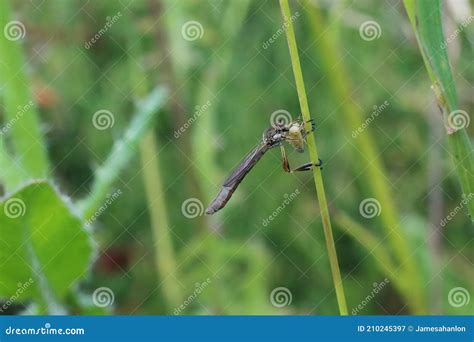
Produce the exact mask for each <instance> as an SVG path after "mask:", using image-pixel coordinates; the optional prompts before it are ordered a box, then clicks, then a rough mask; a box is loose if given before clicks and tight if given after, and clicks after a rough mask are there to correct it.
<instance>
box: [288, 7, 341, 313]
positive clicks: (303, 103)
mask: <svg viewBox="0 0 474 342" xmlns="http://www.w3.org/2000/svg"><path fill="white" fill-rule="evenodd" d="M280 8H281V13H282V18H283V22H284V26H285V27H286V30H285V32H286V38H287V41H288V48H289V50H290V56H291V64H292V67H293V74H294V76H295V82H296V89H297V91H298V99H299V102H300V107H301V113H302V115H303V119H304V121H309V120H310V119H311V115H310V113H309V106H308V99H307V98H306V90H305V86H304V80H303V73H302V72H301V65H300V60H299V56H298V48H297V45H296V38H295V33H294V30H293V23H292V21H291V19H290V18H291V11H290V6H289V4H288V0H280ZM306 126H307V127H306V128H307V129H308V130H310V128H311V127H309V126H310V124H309V123H308V122H307V123H306ZM307 140H308V150H309V155H310V158H311V162H313V163H317V162H318V160H319V158H318V150H317V147H316V141H315V139H314V134H308V136H307ZM313 178H314V184H315V186H316V194H317V196H318V201H319V207H320V211H321V218H322V222H323V228H324V236H325V237H326V247H327V250H328V256H329V262H330V265H331V272H332V278H333V281H334V288H335V290H336V297H337V302H338V305H339V312H340V314H341V315H347V305H346V298H345V295H344V288H343V285H342V279H341V272H340V270H339V263H338V260H337V253H336V246H335V244H334V237H333V234H332V228H331V220H330V217H329V210H328V206H327V201H326V194H325V191H324V183H323V177H322V173H321V169H320V168H318V167H316V168H314V169H313Z"/></svg>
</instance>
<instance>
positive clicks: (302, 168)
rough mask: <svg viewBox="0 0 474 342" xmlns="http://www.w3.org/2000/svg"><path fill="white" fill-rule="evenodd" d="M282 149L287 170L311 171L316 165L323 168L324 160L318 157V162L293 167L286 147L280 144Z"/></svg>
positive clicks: (284, 168) (289, 171)
mask: <svg viewBox="0 0 474 342" xmlns="http://www.w3.org/2000/svg"><path fill="white" fill-rule="evenodd" d="M280 150H281V159H282V165H283V170H284V171H285V172H288V173H293V172H299V171H310V170H312V169H313V168H314V167H319V168H320V169H321V170H322V169H323V167H322V166H323V161H322V160H321V159H318V163H306V164H303V165H301V166H299V167H297V168H294V169H292V168H291V167H290V162H289V161H288V157H287V156H286V152H285V147H284V146H283V145H280Z"/></svg>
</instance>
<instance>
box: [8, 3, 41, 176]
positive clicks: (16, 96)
mask: <svg viewBox="0 0 474 342" xmlns="http://www.w3.org/2000/svg"><path fill="white" fill-rule="evenodd" d="M10 20H11V19H10V6H9V4H8V0H3V1H0V29H1V34H0V82H1V83H2V85H3V99H4V101H3V103H4V107H5V119H6V121H8V122H11V123H12V127H11V128H10V131H9V135H10V137H11V138H12V144H13V147H14V152H15V155H17V156H18V160H19V161H20V163H21V165H22V167H23V169H24V170H25V171H26V172H27V177H25V179H26V178H46V177H47V176H48V172H49V161H48V156H47V150H46V145H45V142H44V137H43V135H42V133H41V129H40V125H39V118H38V112H37V109H36V106H35V104H34V103H33V101H32V98H31V94H30V89H29V88H28V84H29V81H28V77H27V75H26V68H25V65H24V64H25V63H24V62H25V59H24V57H23V52H22V50H21V45H20V44H21V41H22V39H24V38H21V35H25V36H26V35H27V34H28V32H25V31H26V29H25V26H24V25H23V24H21V25H19V22H13V21H10ZM22 25H23V26H22ZM8 38H10V39H8ZM17 38H18V39H17ZM25 179H24V180H25Z"/></svg>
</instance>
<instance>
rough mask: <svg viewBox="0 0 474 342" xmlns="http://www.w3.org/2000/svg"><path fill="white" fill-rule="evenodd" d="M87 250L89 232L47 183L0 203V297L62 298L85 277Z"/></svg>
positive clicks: (28, 188)
mask: <svg viewBox="0 0 474 342" xmlns="http://www.w3.org/2000/svg"><path fill="white" fill-rule="evenodd" d="M91 252H92V247H91V244H90V239H89V234H88V232H87V231H86V230H84V228H83V226H82V223H81V221H80V219H79V218H78V217H77V216H76V215H75V214H73V213H72V211H71V209H70V207H69V206H68V204H67V203H66V201H65V200H64V199H63V198H62V197H61V196H60V195H59V193H58V192H57V191H56V190H55V189H54V188H53V187H52V186H51V185H50V184H49V183H47V182H35V183H31V184H29V185H27V186H26V187H24V188H22V189H21V190H20V191H18V192H16V193H14V194H12V195H11V196H9V197H7V198H5V199H2V200H1V201H0V297H2V298H7V299H9V298H12V299H15V300H21V299H39V298H40V297H42V298H45V297H46V298H47V297H48V296H50V295H53V296H54V298H59V299H60V298H64V296H65V295H66V293H67V292H68V290H69V288H70V287H71V286H72V285H73V284H74V283H75V282H76V281H77V280H79V279H80V278H82V277H83V276H84V275H85V273H86V271H87V268H88V264H89V261H90V257H91ZM25 283H28V284H26V285H25ZM19 288H22V290H21V291H19Z"/></svg>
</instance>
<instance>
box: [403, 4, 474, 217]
mask: <svg viewBox="0 0 474 342" xmlns="http://www.w3.org/2000/svg"><path fill="white" fill-rule="evenodd" d="M404 3H405V8H406V11H407V13H408V17H409V19H410V22H411V25H412V27H413V30H414V32H415V35H416V39H417V41H418V45H419V47H420V52H421V55H422V57H423V61H424V63H425V67H426V70H427V72H428V75H429V77H430V79H431V82H432V83H433V86H432V87H433V90H434V92H435V96H436V100H437V102H438V106H439V108H440V110H441V112H442V114H443V121H444V125H445V127H446V131H447V134H448V141H449V144H450V146H451V151H452V157H453V161H454V164H455V168H456V172H457V174H458V177H459V181H460V183H461V188H462V191H463V193H464V196H465V197H466V196H469V195H470V194H473V193H474V153H473V150H472V146H471V141H470V140H469V137H468V135H467V132H466V127H467V124H468V123H469V120H470V118H469V114H468V113H467V112H465V111H462V110H459V107H458V100H457V93H456V88H455V84H454V80H453V75H452V72H451V67H450V64H449V60H448V54H447V51H446V44H445V41H444V35H443V27H442V22H441V3H440V1H439V0H434V1H431V0H404ZM458 120H459V121H458ZM467 207H468V210H469V214H470V216H471V221H472V222H474V201H468V203H467Z"/></svg>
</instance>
